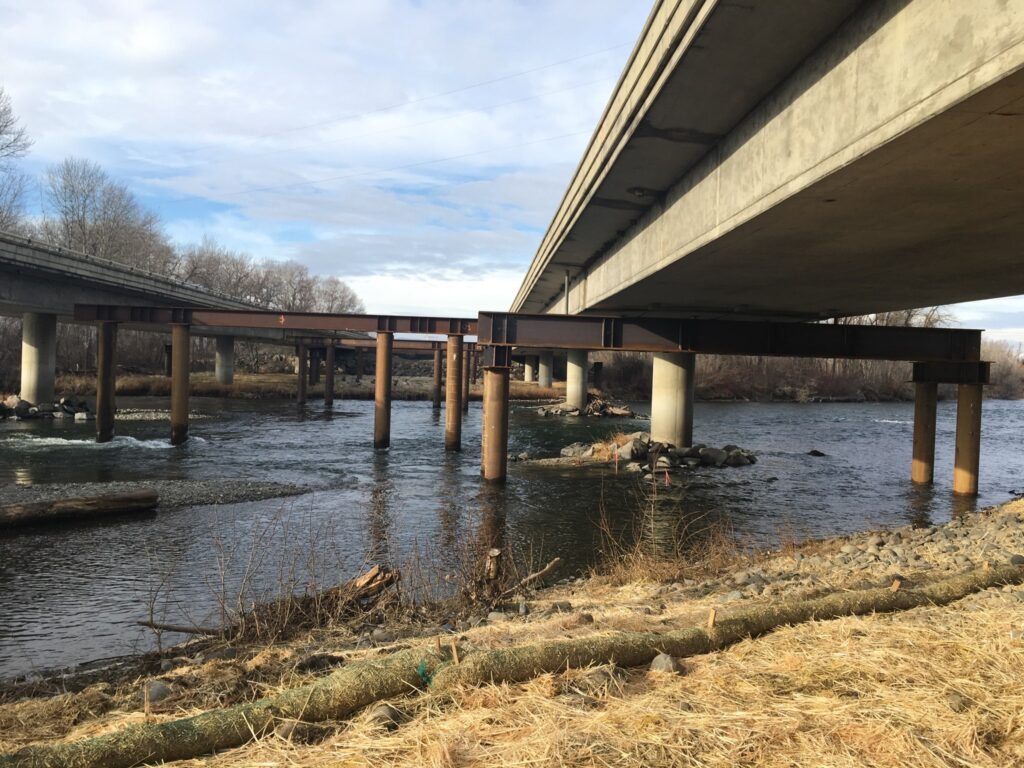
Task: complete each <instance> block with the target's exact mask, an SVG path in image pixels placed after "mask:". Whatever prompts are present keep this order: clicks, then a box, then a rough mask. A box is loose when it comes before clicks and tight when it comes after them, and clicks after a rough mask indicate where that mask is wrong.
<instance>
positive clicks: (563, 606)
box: [548, 600, 572, 613]
mask: <svg viewBox="0 0 1024 768" xmlns="http://www.w3.org/2000/svg"><path fill="white" fill-rule="evenodd" d="M548 610H549V611H551V613H569V612H570V611H571V610H572V603H570V602H569V601H568V600H556V601H555V602H553V603H551V605H550V606H549V607H548Z"/></svg>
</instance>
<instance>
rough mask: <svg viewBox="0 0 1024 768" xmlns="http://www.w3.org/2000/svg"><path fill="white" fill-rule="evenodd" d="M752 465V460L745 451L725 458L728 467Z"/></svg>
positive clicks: (736, 452)
mask: <svg viewBox="0 0 1024 768" xmlns="http://www.w3.org/2000/svg"><path fill="white" fill-rule="evenodd" d="M748 464H750V459H749V458H748V457H747V455H746V454H745V453H743V451H732V452H731V453H730V454H729V455H728V456H726V457H725V465H726V466H727V467H745V466H747V465H748Z"/></svg>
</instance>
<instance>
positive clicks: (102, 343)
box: [96, 323, 117, 443]
mask: <svg viewBox="0 0 1024 768" xmlns="http://www.w3.org/2000/svg"><path fill="white" fill-rule="evenodd" d="M116 389H117V323H99V324H98V325H97V327H96V442H97V443H109V442H110V441H111V440H113V439H114V411H115V409H116V406H115V392H116Z"/></svg>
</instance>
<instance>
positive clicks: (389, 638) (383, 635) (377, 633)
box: [370, 627, 395, 643]
mask: <svg viewBox="0 0 1024 768" xmlns="http://www.w3.org/2000/svg"><path fill="white" fill-rule="evenodd" d="M370 639H371V640H373V642H375V643H390V642H393V641H394V639H395V634H394V632H388V631H387V630H386V629H380V628H379V627H378V628H377V629H375V630H373V632H371V633H370Z"/></svg>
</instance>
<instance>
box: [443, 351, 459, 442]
mask: <svg viewBox="0 0 1024 768" xmlns="http://www.w3.org/2000/svg"><path fill="white" fill-rule="evenodd" d="M444 394H445V399H444V407H445V414H444V449H445V450H446V451H461V450H462V336H459V335H455V334H453V335H451V336H449V337H448V371H447V372H446V375H445V387H444Z"/></svg>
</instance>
